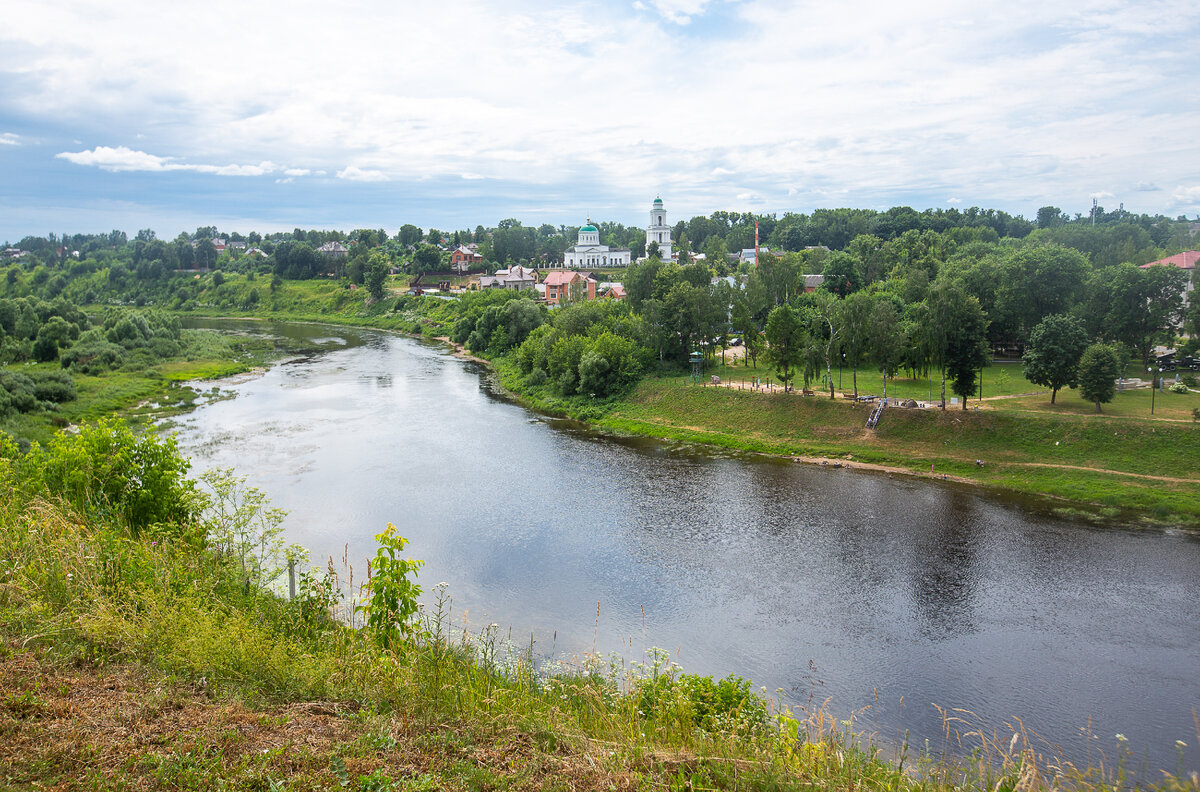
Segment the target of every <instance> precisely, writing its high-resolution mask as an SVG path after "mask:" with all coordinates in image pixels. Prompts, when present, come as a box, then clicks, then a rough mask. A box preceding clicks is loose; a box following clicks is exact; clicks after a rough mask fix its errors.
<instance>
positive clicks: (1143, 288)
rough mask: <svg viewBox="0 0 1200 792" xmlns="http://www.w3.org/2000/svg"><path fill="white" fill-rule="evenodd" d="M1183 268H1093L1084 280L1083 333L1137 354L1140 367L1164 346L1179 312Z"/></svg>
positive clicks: (1184, 275) (1185, 279) (1132, 266)
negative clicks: (1085, 311)
mask: <svg viewBox="0 0 1200 792" xmlns="http://www.w3.org/2000/svg"><path fill="white" fill-rule="evenodd" d="M1186 284H1187V272H1186V270H1182V269H1179V268H1178V267H1164V266H1159V267H1147V268H1146V269H1142V268H1140V267H1135V266H1134V265H1132V264H1119V265H1117V266H1114V267H1107V268H1105V269H1103V270H1098V271H1097V272H1096V273H1095V274H1094V275H1093V276H1092V278H1091V281H1090V282H1089V287H1090V288H1089V291H1090V296H1091V299H1090V302H1089V306H1088V318H1089V322H1090V324H1091V325H1092V326H1091V327H1090V328H1089V329H1090V330H1092V331H1093V333H1094V334H1095V335H1099V336H1101V337H1102V338H1104V339H1105V340H1107V341H1120V342H1122V343H1124V344H1126V345H1128V346H1129V347H1131V348H1132V349H1133V350H1134V351H1136V352H1137V354H1138V355H1139V357H1140V358H1141V360H1142V363H1143V365H1144V364H1145V363H1146V362H1148V361H1149V359H1150V355H1151V353H1152V351H1153V349H1154V347H1155V345H1157V344H1159V343H1164V342H1168V341H1169V340H1170V339H1171V337H1172V336H1173V333H1174V327H1175V325H1176V323H1177V322H1178V321H1179V319H1180V318H1181V313H1182V310H1183V290H1184V287H1185V286H1186Z"/></svg>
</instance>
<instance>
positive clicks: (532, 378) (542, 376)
mask: <svg viewBox="0 0 1200 792" xmlns="http://www.w3.org/2000/svg"><path fill="white" fill-rule="evenodd" d="M549 376H550V375H548V374H547V373H546V370H545V369H542V368H535V369H534V370H533V371H531V372H529V376H527V377H526V378H525V384H526V385H528V386H529V387H531V388H540V387H542V386H543V385H545V384H546V380H547V379H549Z"/></svg>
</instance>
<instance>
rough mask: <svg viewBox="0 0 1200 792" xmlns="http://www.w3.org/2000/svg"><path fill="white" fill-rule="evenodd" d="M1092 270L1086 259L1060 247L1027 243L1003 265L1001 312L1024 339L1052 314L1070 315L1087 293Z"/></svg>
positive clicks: (998, 293) (1000, 289)
mask: <svg viewBox="0 0 1200 792" xmlns="http://www.w3.org/2000/svg"><path fill="white" fill-rule="evenodd" d="M1090 269H1091V267H1090V265H1089V264H1088V260H1087V257H1086V256H1084V255H1083V254H1082V253H1080V252H1079V251H1078V250H1072V249H1070V248H1066V247H1062V246H1061V245H1044V244H1026V245H1023V246H1022V247H1020V248H1017V249H1015V250H1013V251H1012V252H1011V253H1010V254H1009V255H1008V256H1007V257H1006V258H1005V260H1004V262H1003V264H1002V265H1001V272H1002V275H1001V280H1000V287H999V289H998V290H997V294H996V303H997V308H998V312H999V313H1000V314H1002V315H1005V316H1006V317H1011V321H1012V322H1013V323H1014V325H1015V326H1016V328H1017V331H1018V332H1019V333H1020V335H1021V337H1022V338H1028V336H1029V333H1030V332H1031V331H1032V330H1033V328H1034V327H1035V326H1036V325H1037V323H1038V322H1040V321H1042V320H1043V319H1045V318H1046V317H1047V316H1049V315H1051V314H1061V313H1067V311H1068V310H1070V309H1071V307H1072V306H1074V305H1075V303H1077V302H1078V301H1079V299H1080V298H1081V297H1082V296H1083V294H1084V283H1085V281H1086V279H1087V275H1088V271H1089V270H1090Z"/></svg>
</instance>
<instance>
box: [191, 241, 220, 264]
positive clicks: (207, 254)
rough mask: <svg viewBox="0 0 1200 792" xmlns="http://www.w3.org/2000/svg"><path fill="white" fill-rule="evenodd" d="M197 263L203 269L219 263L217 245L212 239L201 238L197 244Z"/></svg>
mask: <svg viewBox="0 0 1200 792" xmlns="http://www.w3.org/2000/svg"><path fill="white" fill-rule="evenodd" d="M195 255H196V264H197V265H199V266H200V267H201V268H202V269H212V268H213V267H214V266H216V263H217V247H216V245H214V244H213V243H212V240H211V239H201V240H200V242H199V243H198V244H197V245H196V254H195Z"/></svg>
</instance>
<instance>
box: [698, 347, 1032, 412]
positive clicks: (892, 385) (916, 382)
mask: <svg viewBox="0 0 1200 792" xmlns="http://www.w3.org/2000/svg"><path fill="white" fill-rule="evenodd" d="M713 374H716V375H718V376H720V377H722V379H724V380H726V381H731V382H741V381H743V380H747V381H748V380H750V379H752V378H754V377H760V378H762V381H763V382H766V381H767V380H768V379H769V380H770V381H771V382H772V383H778V382H779V381H780V380H779V375H778V374H777V373H776V372H775V370H774V369H773V368H772V367H771V366H770V365H768V364H767V363H766V362H765V361H764V360H763V358H762V357H761V356H760V357H759V360H758V365H757V366H752V365H749V364H748V363H747V362H744V361H739V362H738V364H737V365H733V366H731V365H725V366H721V365H720V357H719V356H718V357H717V364H716V365H715V366H713V367H711V368H709V369H707V370H706V371H705V373H704V375H705V377H709V376H711V375H713ZM684 378H685V379H686V375H685V376H684ZM982 379H983V396H984V398H985V399H988V398H991V397H993V396H1015V395H1020V394H1026V393H1039V392H1042V391H1045V392H1046V393H1049V391H1048V390H1046V389H1045V388H1043V387H1042V386H1041V385H1034V384H1033V383H1032V382H1030V381H1029V380H1027V379H1025V374H1024V371H1023V370H1022V368H1021V364H1020V362H1019V361H1018V362H1012V363H991V364H989V365H988V366H986V367H985V368H984V369H983V378H982ZM833 383H834V386H833V388H834V390H835V391H836V392H838V393H852V392H853V391H854V378H853V372H852V371H851V369H850V367H849V366H847V367H845V368H841V369H839V368H837V367H836V366H835V367H834V369H833ZM793 385H794V386H795V387H797V388H799V387H801V386H802V385H803V378H797V379H795V380H793ZM808 387H809V389H810V390H815V391H820V390H822V389H824V390H825V392H826V393H828V386H823V385H822V381H821V377H817V379H816V380H814V381H813V382H811V383H809V385H808ZM941 390H942V380H941V377H940V376H938V374H937V372H936V371H935V372H931V373H930V376H928V377H905V376H903V375H902V376H899V377H893V378H892V379H889V380H888V383H887V395H888V398H899V399H919V400H921V401H928V400H938V399H940V398H941ZM858 393H859V395H860V396H862V395H874V396H882V395H883V378H882V376H881V375H880V373H879V372H878V371H877V370H876V369H874V368H860V369H859V370H858ZM978 395H979V383H978V382H977V383H976V391H975V395H974V396H972V398H971V401H975V400H976V397H978ZM953 396H954V392H953V391H952V390H951V388H950V382H949V381H947V382H946V400H947V402H948V401H949V400H950V398H951V397H953Z"/></svg>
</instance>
